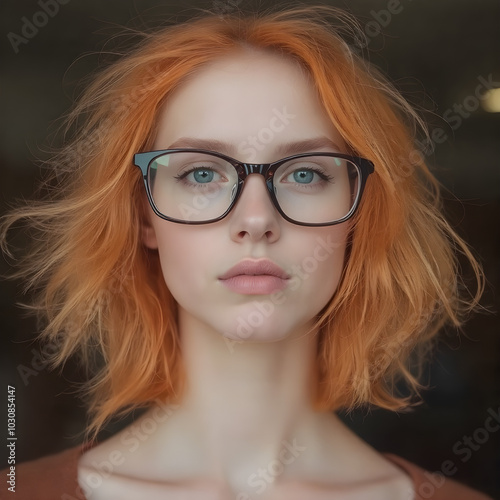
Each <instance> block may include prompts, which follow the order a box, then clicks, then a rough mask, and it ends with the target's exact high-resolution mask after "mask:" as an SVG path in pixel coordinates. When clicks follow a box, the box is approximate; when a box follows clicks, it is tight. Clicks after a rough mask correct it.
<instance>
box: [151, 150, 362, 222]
mask: <svg viewBox="0 0 500 500" xmlns="http://www.w3.org/2000/svg"><path fill="white" fill-rule="evenodd" d="M359 179H360V174H359V169H358V167H357V166H356V165H355V164H354V163H352V162H351V161H349V160H345V159H342V158H337V157H332V156H314V155H312V156H307V157H300V158H295V159H291V160H289V161H287V162H285V163H283V164H282V165H281V166H280V167H279V168H278V169H277V170H276V172H275V174H274V179H273V184H274V194H275V196H276V199H277V201H278V204H279V206H280V208H281V210H282V211H283V212H284V213H285V214H286V215H287V216H288V217H289V218H290V219H293V220H295V221H297V222H303V223H312V224H320V223H328V222H333V221H337V220H340V219H342V218H344V217H345V216H347V215H348V214H349V212H350V211H351V210H352V208H353V206H354V204H355V202H356V198H357V196H358V192H359V184H360V182H359ZM148 181H149V186H150V191H151V196H152V198H153V202H154V204H155V205H156V208H157V209H158V211H159V212H160V213H162V214H163V215H165V216H167V217H170V218H173V219H177V220H182V221H189V222H203V221H208V220H212V219H217V218H218V217H220V216H221V215H223V214H224V213H225V212H226V211H227V209H228V208H229V206H230V205H231V203H232V202H233V200H234V197H235V196H236V193H237V188H238V173H237V171H236V169H235V167H234V166H233V165H232V164H231V163H229V162H228V161H226V160H224V159H223V158H219V157H217V156H213V155H209V154H206V153H196V152H180V151H179V152H175V153H166V154H163V155H161V156H159V157H157V158H155V159H154V160H153V161H152V162H151V164H150V166H149V169H148Z"/></svg>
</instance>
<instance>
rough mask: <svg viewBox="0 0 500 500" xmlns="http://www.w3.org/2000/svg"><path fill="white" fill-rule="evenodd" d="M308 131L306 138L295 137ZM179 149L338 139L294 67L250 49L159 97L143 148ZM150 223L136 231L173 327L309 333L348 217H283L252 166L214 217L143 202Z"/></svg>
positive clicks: (254, 334)
mask: <svg viewBox="0 0 500 500" xmlns="http://www.w3.org/2000/svg"><path fill="white" fill-rule="evenodd" d="M308 140H311V141H314V142H315V143H314V144H313V143H311V144H308V145H307V144H302V145H300V144H298V143H299V142H303V141H308ZM316 141H317V142H316ZM182 147H187V148H200V149H209V150H215V151H218V152H220V153H224V154H226V155H229V156H231V157H233V158H235V159H237V160H240V161H242V162H248V163H270V162H273V161H276V160H279V159H281V158H283V157H285V156H290V155H292V154H295V153H307V152H310V151H330V152H345V149H346V148H345V143H344V141H343V140H342V138H341V137H340V134H339V133H338V131H337V130H336V129H335V128H334V127H333V125H332V124H331V122H330V120H329V119H328V117H327V115H326V113H325V111H324V110H323V108H322V106H321V105H320V103H319V101H318V98H317V96H316V93H315V90H314V88H313V86H312V84H311V83H310V82H309V81H308V79H307V77H306V76H305V75H304V74H303V72H302V71H301V70H300V69H299V67H297V66H296V65H295V63H293V62H291V61H289V60H287V59H282V58H281V57H279V56H277V55H270V54H265V53H261V52H254V51H252V52H250V51H248V52H247V51H245V52H241V53H237V54H234V55H231V56H226V57H224V58H221V59H219V60H217V61H216V62H214V63H211V64H210V65H208V66H205V67H204V68H203V69H201V70H199V71H198V72H196V73H195V74H194V75H193V76H192V77H191V78H190V79H189V80H188V81H186V82H184V83H183V84H182V85H181V86H180V87H179V88H178V89H177V90H176V91H175V92H174V93H173V94H172V95H171V96H170V97H169V98H168V100H167V102H166V105H165V106H164V108H163V109H162V111H161V113H160V116H159V126H158V135H157V137H156V140H155V143H154V149H169V148H182ZM149 222H150V226H149V225H145V226H144V228H143V241H144V243H145V245H146V246H147V247H149V248H151V249H157V250H158V253H159V257H160V262H161V267H162V272H163V276H164V278H165V282H166V284H167V286H168V288H169V289H170V291H171V293H172V295H173V296H174V298H175V299H176V301H177V302H178V305H179V321H180V325H181V331H182V328H198V329H200V328H201V329H204V330H206V331H207V332H212V333H215V334H218V335H223V336H225V337H227V338H229V339H232V340H236V341H264V342H267V341H276V340H281V339H283V338H286V337H296V336H298V335H301V334H303V333H306V332H307V331H308V329H309V328H310V327H311V325H312V321H313V319H314V317H315V315H316V314H317V313H318V312H319V311H320V310H321V309H322V308H323V307H324V306H325V305H326V304H327V303H328V301H329V300H330V298H331V297H332V295H333V294H334V293H335V290H336V288H337V286H338V283H339V279H340V275H341V272H342V268H343V263H344V253H345V244H346V238H347V234H348V224H346V223H344V224H339V225H335V226H326V227H305V226H299V225H295V224H292V223H290V222H288V221H286V220H285V219H283V218H282V217H281V215H280V214H279V213H278V212H277V210H276V209H275V207H274V206H273V204H272V202H271V200H270V198H269V194H268V191H267V189H266V186H265V183H264V178H263V177H262V176H261V175H258V174H253V175H250V176H249V177H248V178H247V180H246V183H245V187H244V189H243V192H242V194H241V197H240V199H239V200H238V202H237V203H236V206H235V207H234V208H233V210H232V211H231V212H230V213H229V215H228V216H226V217H225V218H224V219H222V220H220V221H218V222H214V223H210V224H206V225H186V224H177V223H173V222H169V221H166V220H163V219H161V218H159V217H157V216H156V215H154V213H153V212H152V211H150V216H149ZM270 262H271V263H273V264H274V265H275V266H278V267H279V268H281V270H282V271H279V270H278V272H276V269H271V267H272V264H270ZM240 263H242V267H240V268H239V269H236V270H233V271H231V270H232V268H233V267H234V266H236V265H237V264H240ZM254 273H257V275H254ZM280 273H283V274H282V275H281V276H278V277H277V276H275V274H280ZM233 274H234V275H235V276H232V275H233ZM230 276H232V277H230Z"/></svg>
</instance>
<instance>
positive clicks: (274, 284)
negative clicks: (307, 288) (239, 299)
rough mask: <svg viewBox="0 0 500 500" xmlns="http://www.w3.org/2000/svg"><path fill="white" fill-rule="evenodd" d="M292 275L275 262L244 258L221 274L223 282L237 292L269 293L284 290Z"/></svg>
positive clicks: (245, 293) (247, 293) (220, 278)
mask: <svg viewBox="0 0 500 500" xmlns="http://www.w3.org/2000/svg"><path fill="white" fill-rule="evenodd" d="M289 279H290V276H289V275H288V274H287V273H286V272H285V271H284V270H283V269H281V267H279V266H278V265H276V264H275V263H274V262H272V261H270V260H268V259H263V260H257V261H255V260H243V261H241V262H239V263H238V264H236V265H235V266H233V267H232V268H231V269H229V270H228V271H226V272H225V273H224V274H223V275H222V276H219V280H220V281H221V283H222V284H223V285H224V286H226V287H227V288H229V289H230V290H231V291H233V292H235V293H240V294H244V295H268V294H270V293H274V292H276V291H279V290H283V289H284V288H285V287H286V286H287V283H288V280H289Z"/></svg>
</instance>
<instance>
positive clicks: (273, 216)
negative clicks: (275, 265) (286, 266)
mask: <svg viewBox="0 0 500 500" xmlns="http://www.w3.org/2000/svg"><path fill="white" fill-rule="evenodd" d="M229 217H230V221H229V223H230V232H231V239H233V240H234V241H243V240H250V241H252V242H257V241H260V240H263V239H265V240H266V242H268V243H273V242H274V241H276V240H278V239H279V237H280V222H281V216H280V214H279V212H278V211H277V210H276V208H275V206H274V205H273V203H272V201H271V198H270V197H269V192H268V190H267V187H266V183H265V180H264V177H263V176H262V175H259V174H251V175H249V176H248V177H247V178H246V179H245V184H244V186H243V191H242V193H241V195H240V198H239V200H238V201H237V202H236V206H235V207H234V208H233V210H232V213H231V214H229Z"/></svg>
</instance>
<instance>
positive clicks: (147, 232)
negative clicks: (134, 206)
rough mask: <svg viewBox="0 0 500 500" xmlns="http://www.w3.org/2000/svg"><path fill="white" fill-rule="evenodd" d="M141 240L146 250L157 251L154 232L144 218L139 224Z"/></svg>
mask: <svg viewBox="0 0 500 500" xmlns="http://www.w3.org/2000/svg"><path fill="white" fill-rule="evenodd" d="M141 239H142V243H143V244H144V246H145V247H146V248H149V249H150V250H157V249H158V241H157V239H156V232H155V230H154V227H153V226H152V225H151V222H150V221H149V220H148V218H147V217H145V218H144V220H143V221H142V224H141Z"/></svg>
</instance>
